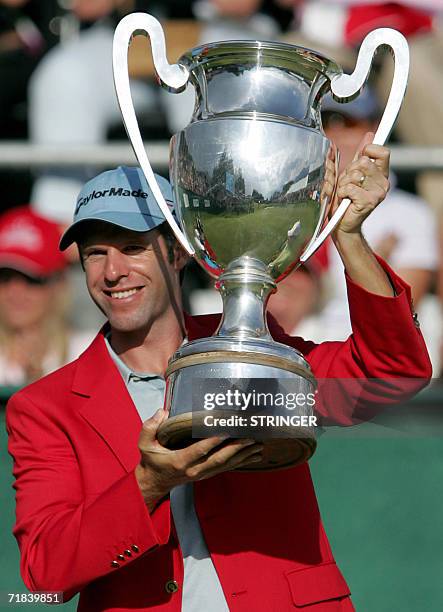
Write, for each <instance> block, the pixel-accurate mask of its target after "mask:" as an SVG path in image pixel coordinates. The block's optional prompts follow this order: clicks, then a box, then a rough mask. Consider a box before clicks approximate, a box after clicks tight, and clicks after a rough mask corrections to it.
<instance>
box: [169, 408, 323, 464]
mask: <svg viewBox="0 0 443 612" xmlns="http://www.w3.org/2000/svg"><path fill="white" fill-rule="evenodd" d="M222 412H223V411H217V412H216V413H214V415H213V416H215V417H217V416H220V415H221V414H222ZM206 416H207V413H206V412H187V413H185V414H180V415H178V416H175V417H170V418H169V419H168V420H167V421H166V422H165V423H163V424H162V425H161V426H160V428H159V431H158V435H157V437H158V441H159V442H160V444H162V445H163V446H166V447H167V448H169V449H171V450H178V449H180V448H185V447H187V446H189V445H190V444H193V443H194V442H197V438H195V437H193V433H192V432H193V427H199V426H202V425H203V419H204V418H205V417H206ZM269 433H272V432H269ZM278 434H279V436H282V437H278V438H265V439H259V438H257V442H260V443H261V444H263V459H262V461H260V462H257V463H252V464H251V465H249V466H245V467H243V468H240V469H236V470H235V471H238V472H263V471H271V470H279V469H285V468H289V467H294V466H296V465H299V464H300V463H304V462H305V461H308V460H309V459H310V458H311V457H312V455H313V454H314V452H315V449H316V447H317V442H316V440H315V437H314V436H313V434H312V432H310V431H309V429H308V428H297V431H295V430H294V428H292V427H287V428H285V429H284V430H282V428H279V431H278ZM284 435H287V438H285V437H283V436H284ZM294 436H298V437H294ZM300 436H302V437H300ZM217 448H220V447H217Z"/></svg>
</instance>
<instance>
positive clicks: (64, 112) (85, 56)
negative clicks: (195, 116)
mask: <svg viewBox="0 0 443 612" xmlns="http://www.w3.org/2000/svg"><path fill="white" fill-rule="evenodd" d="M134 7H135V4H134V2H124V1H122V0H87V1H86V0H75V2H74V3H73V5H72V10H73V12H74V14H75V15H76V16H77V17H78V19H79V20H80V21H82V22H84V23H86V24H87V26H88V27H85V28H84V29H82V30H81V31H80V33H79V35H78V37H76V38H74V39H72V40H71V41H69V42H66V43H64V44H59V45H57V46H56V47H54V48H53V49H52V50H51V52H50V53H48V54H47V55H46V56H45V58H44V59H43V61H42V62H41V63H40V65H39V66H38V68H37V70H36V71H35V73H34V74H33V77H32V79H31V81H30V87H29V100H30V108H29V127H30V137H31V141H32V142H33V143H36V144H53V145H58V146H60V147H69V146H73V145H78V144H79V145H85V144H91V145H92V144H98V143H101V142H104V141H105V139H106V135H107V131H108V129H109V127H110V126H111V125H112V124H113V123H117V122H119V121H120V112H119V109H118V104H117V98H116V95H115V91H114V83H113V78H112V40H113V35H114V27H115V25H116V23H117V21H118V19H119V18H120V17H121V15H122V14H124V13H125V12H127V11H129V10H132V9H133V8H134ZM132 93H133V97H134V103H135V105H136V108H138V109H140V108H145V107H146V106H149V104H150V100H151V101H152V93H151V92H150V89H149V87H148V86H147V85H146V84H144V83H142V82H141V81H137V82H135V83H133V91H132ZM87 176H88V173H87V171H86V169H85V168H82V169H80V170H77V171H71V172H69V171H66V169H60V168H48V169H47V171H46V172H45V173H44V174H42V175H41V176H40V177H38V179H37V180H36V182H35V184H34V189H33V193H32V202H33V204H34V206H35V209H36V210H37V211H38V212H40V213H41V214H44V215H45V216H46V217H49V218H51V219H53V220H54V221H57V222H58V223H60V224H62V225H66V224H67V223H69V220H70V219H71V217H72V213H73V210H72V203H73V202H75V199H76V197H77V194H78V192H79V191H80V188H81V186H82V184H83V182H84V179H85V177H87Z"/></svg>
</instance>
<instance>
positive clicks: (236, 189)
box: [113, 13, 409, 470]
mask: <svg viewBox="0 0 443 612" xmlns="http://www.w3.org/2000/svg"><path fill="white" fill-rule="evenodd" d="M138 34H143V35H145V36H149V38H150V41H151V48H152V55H153V60H154V66H155V69H156V72H157V75H158V78H159V81H160V83H161V85H162V86H163V87H165V88H166V89H168V90H169V91H170V92H172V93H178V92H181V91H183V90H184V89H185V88H186V87H193V88H194V90H195V107H194V113H193V116H192V119H191V122H190V124H189V125H188V126H187V127H186V128H185V129H184V130H182V131H181V132H179V133H178V134H175V135H174V136H173V137H172V140H171V148H170V177H171V181H172V184H173V189H174V194H175V200H176V209H177V214H178V216H179V220H180V225H181V228H182V229H180V227H179V225H178V224H177V223H176V221H175V219H174V217H173V216H172V215H171V212H170V210H169V208H168V206H167V204H166V202H165V201H164V199H163V196H162V194H161V191H160V189H159V187H158V185H157V183H156V181H155V178H154V175H153V172H152V169H151V165H150V163H149V160H148V157H147V154H146V151H145V148H144V145H143V141H142V138H141V135H140V130H139V127H138V123H137V118H136V115H135V111H134V107H133V104H132V99H131V93H130V85H129V74H128V47H129V45H130V43H131V40H132V37H133V36H135V35H138ZM381 45H387V46H389V47H390V48H391V49H392V51H393V54H394V57H395V70H394V78H393V84H392V88H391V92H390V95H389V98H388V101H387V105H386V108H385V111H384V114H383V117H382V119H381V122H380V125H379V128H378V130H377V132H376V135H375V138H374V142H375V143H376V144H383V143H384V142H385V140H386V138H387V137H388V135H389V132H390V131H391V129H392V127H393V124H394V122H395V119H396V117H397V114H398V111H399V109H400V105H401V102H402V100H403V97H404V93H405V89H406V84H407V77H408V71H409V52H408V46H407V43H406V40H405V39H404V37H403V36H402V35H401V34H400V33H399V32H397V31H395V30H391V29H386V28H382V29H378V30H375V31H373V32H371V33H370V34H369V35H368V36H367V37H366V38H365V40H364V41H363V43H362V45H361V49H360V52H359V55H358V59H357V65H356V68H355V70H354V72H353V73H352V74H351V75H347V74H343V71H342V69H341V68H340V66H339V65H338V64H336V63H335V62H334V61H332V60H330V59H328V58H326V57H324V56H322V55H320V54H318V53H316V52H314V51H311V50H309V49H305V48H302V47H296V46H293V45H288V44H282V43H276V42H259V41H228V42H219V43H212V44H206V45H204V46H200V47H197V48H195V49H192V50H191V51H189V52H187V53H185V54H184V55H183V56H182V57H181V58H180V59H179V60H178V63H177V64H173V65H170V64H169V63H168V62H167V59H166V52H165V39H164V34H163V30H162V28H161V25H160V23H159V22H158V21H157V20H156V19H155V18H154V17H152V16H151V15H148V14H146V13H133V14H131V15H128V16H127V17H125V18H124V19H122V21H121V22H120V23H119V25H118V26H117V29H116V31H115V36H114V48H113V67H114V81H115V87H116V91H117V97H118V101H119V104H120V109H121V112H122V115H123V121H124V124H125V127H126V130H127V133H128V136H129V139H130V141H131V144H132V146H133V148H134V152H135V155H136V157H137V160H138V162H139V164H140V166H141V168H142V170H143V172H144V174H145V176H146V180H147V181H148V183H149V185H150V187H151V189H152V191H153V193H154V195H155V197H156V199H157V201H158V204H159V206H160V207H161V209H162V211H163V213H164V215H165V218H166V219H167V221H168V222H169V224H170V226H171V228H172V230H173V231H174V233H175V235H176V237H177V239H178V240H179V241H180V242H181V244H182V245H183V247H184V248H185V249H186V250H187V252H188V253H189V254H190V255H192V256H193V257H195V259H196V260H197V261H198V263H199V264H200V265H201V266H202V267H203V268H204V269H205V270H206V271H207V272H208V274H210V275H211V276H212V277H213V278H214V279H216V284H215V285H216V287H217V289H218V290H219V291H220V293H221V296H222V298H223V316H222V319H221V322H220V325H219V327H218V330H217V331H216V333H215V335H214V336H212V337H210V338H203V339H200V340H194V341H192V342H189V343H187V344H185V345H183V346H181V347H180V348H179V349H178V351H177V352H176V353H175V354H174V355H173V357H172V358H171V360H170V362H169V366H168V369H167V372H166V376H167V394H166V400H165V401H166V407H167V408H168V409H169V411H170V417H169V419H168V421H167V422H166V423H165V424H164V425H163V426H162V429H161V430H160V432H159V440H160V441H161V442H162V443H163V444H165V445H167V446H169V447H171V448H177V447H180V446H183V445H186V444H188V443H190V442H191V441H192V438H193V437H196V431H199V427H200V428H201V427H202V426H203V423H204V422H205V418H206V417H207V415H208V412H207V411H206V410H205V409H204V407H203V404H201V406H200V405H199V401H198V393H199V392H200V393H201V392H202V389H203V390H204V386H205V381H207V386H208V387H210V388H211V389H213V388H214V384H215V385H216V386H217V384H218V383H220V385H221V386H220V387H219V388H220V389H223V385H224V384H226V382H225V381H232V380H235V381H237V385H240V386H241V384H242V383H241V381H245V382H244V384H246V385H247V384H250V381H254V380H263V379H264V380H266V381H267V384H268V386H269V388H272V393H274V394H275V393H278V392H279V391H285V390H286V391H287V389H288V388H290V389H291V390H292V391H294V390H298V392H299V393H300V394H301V395H302V396H303V395H304V396H308V395H311V394H313V393H314V392H315V386H316V381H315V378H314V376H313V374H312V372H311V369H310V367H309V364H308V363H307V361H306V360H305V359H304V357H303V355H302V354H301V353H300V352H298V351H297V350H295V349H293V348H291V347H288V346H286V345H284V344H280V343H278V342H275V341H274V340H273V339H272V337H271V335H270V333H269V330H268V326H267V322H266V305H267V301H268V298H269V296H270V294H271V293H272V292H274V291H275V290H276V288H277V284H276V283H277V282H278V281H279V280H280V279H282V278H283V277H284V276H285V275H286V274H288V273H289V272H290V271H291V270H293V269H294V268H296V267H297V266H299V265H300V264H301V263H303V262H304V261H306V260H307V259H308V257H310V256H311V255H312V254H313V253H314V252H315V251H316V249H317V248H318V247H319V246H320V245H321V244H322V242H323V241H324V240H325V238H326V237H327V236H328V235H329V234H330V233H331V231H332V230H333V229H334V228H335V226H336V225H337V223H338V222H339V220H340V219H341V217H342V216H343V214H344V213H345V211H346V209H347V207H348V205H349V200H343V201H342V202H341V204H340V205H339V206H338V208H337V210H336V211H335V213H334V215H333V216H332V218H331V219H330V220H329V222H327V219H328V213H329V210H330V205H331V202H332V199H333V196H334V189H335V185H336V181H337V166H338V155H337V152H336V150H335V147H334V145H333V143H331V142H330V141H329V140H328V139H327V138H326V137H325V135H324V133H323V130H322V124H321V117H320V110H321V99H322V96H323V95H325V94H326V93H328V92H331V93H332V95H333V96H334V98H335V99H336V100H338V101H341V102H346V101H348V100H352V99H353V98H355V97H356V96H357V95H358V94H359V92H360V90H361V89H362V87H363V86H364V84H365V81H366V80H367V78H368V75H369V71H370V68H371V63H372V58H373V56H374V53H375V51H376V50H377V48H378V47H380V46H381ZM288 307H290V305H288ZM232 412H235V410H232V409H229V408H223V409H217V410H216V411H212V412H211V416H212V417H214V418H215V417H216V416H219V415H220V414H222V415H225V416H227V415H230V414H231V413H232ZM297 413H298V414H299V415H300V416H304V417H309V416H312V415H313V407H312V406H311V405H304V406H298V407H297ZM267 414H269V409H268V410H267ZM271 415H272V410H271ZM305 422H306V419H305ZM277 429H278V430H279V435H277V433H276V432H277ZM274 430H275V431H274ZM282 431H283V434H282ZM273 433H276V436H274V435H273ZM200 435H204V434H201V431H200ZM206 435H211V432H210V431H209V430H208V431H207V433H206ZM234 435H235V434H234ZM238 435H239V436H241V437H244V435H245V434H244V433H243V431H242V430H241V428H239V431H238ZM248 435H250V432H248ZM258 437H259V438H260V437H261V439H263V442H264V446H265V448H264V458H263V461H262V462H261V463H257V464H254V465H253V467H251V469H254V470H262V469H275V468H281V467H287V466H289V465H295V464H297V463H300V462H303V461H306V460H307V459H309V458H310V456H311V455H312V453H313V452H314V450H315V446H316V441H315V433H314V427H312V426H309V425H308V426H305V427H296V426H294V427H286V428H283V430H282V429H281V428H279V427H278V426H276V427H275V428H273V427H272V425H271V426H270V427H268V428H267V430H266V431H265V432H263V431H261V433H260V434H259V435H258Z"/></svg>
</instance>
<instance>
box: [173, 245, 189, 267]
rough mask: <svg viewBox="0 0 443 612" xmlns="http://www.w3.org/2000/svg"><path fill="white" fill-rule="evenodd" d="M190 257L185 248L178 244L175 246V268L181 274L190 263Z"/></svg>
mask: <svg viewBox="0 0 443 612" xmlns="http://www.w3.org/2000/svg"><path fill="white" fill-rule="evenodd" d="M190 259H191V258H190V257H189V255H188V254H187V252H186V251H185V250H184V248H183V247H182V246H181V245H180V244H179V243H178V242H177V243H176V244H175V245H174V267H175V269H176V270H177V271H178V272H179V271H180V270H183V268H184V267H185V266H186V264H187V263H188V262H189V261H190Z"/></svg>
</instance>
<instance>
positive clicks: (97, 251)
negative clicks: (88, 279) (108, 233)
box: [85, 249, 105, 259]
mask: <svg viewBox="0 0 443 612" xmlns="http://www.w3.org/2000/svg"><path fill="white" fill-rule="evenodd" d="M104 254H105V251H104V250H103V249H91V250H90V251H86V253H85V258H86V259H89V258H90V257H99V256H100V255H104Z"/></svg>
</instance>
